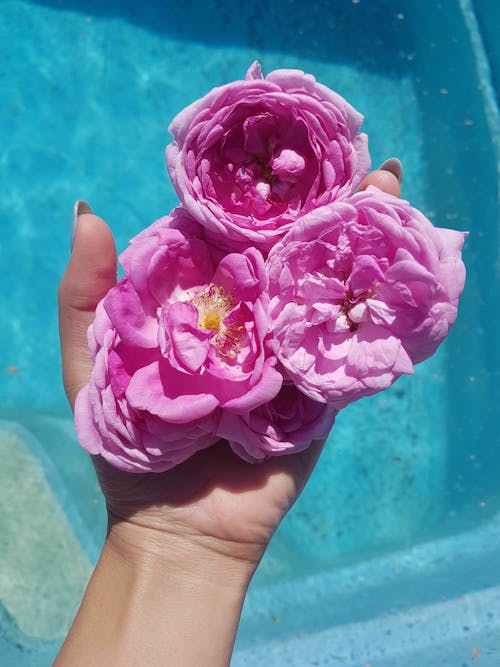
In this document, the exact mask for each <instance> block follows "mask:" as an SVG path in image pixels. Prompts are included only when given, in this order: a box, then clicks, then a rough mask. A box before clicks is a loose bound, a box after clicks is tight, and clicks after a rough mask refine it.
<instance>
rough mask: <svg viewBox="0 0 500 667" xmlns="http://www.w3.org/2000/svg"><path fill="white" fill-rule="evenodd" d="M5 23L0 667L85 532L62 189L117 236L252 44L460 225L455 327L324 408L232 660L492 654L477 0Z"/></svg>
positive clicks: (485, 136) (492, 358)
mask: <svg viewBox="0 0 500 667" xmlns="http://www.w3.org/2000/svg"><path fill="white" fill-rule="evenodd" d="M375 4H376V7H375V6H374V5H375ZM0 15H1V19H2V20H1V21H0V49H1V55H2V60H1V62H2V85H1V86H0V109H2V112H1V120H0V142H1V145H2V148H3V150H2V159H1V161H0V174H1V183H2V185H3V193H2V194H3V196H2V198H1V199H0V218H1V224H2V227H1V229H2V230H3V231H4V234H3V237H2V241H1V242H0V266H1V267H2V269H3V271H2V277H3V285H2V290H1V291H0V304H1V310H2V312H3V313H4V318H3V326H2V328H1V333H0V337H1V346H0V349H1V365H0V372H1V373H2V382H1V383H0V451H1V453H2V454H3V456H2V461H3V464H2V466H1V468H0V480H1V488H2V493H1V494H0V495H1V500H0V503H1V512H0V540H1V547H0V665H1V666H2V667H4V666H5V667H10V666H11V665H15V666H16V667H24V666H26V667H28V666H31V665H36V666H37V667H38V666H40V665H45V664H50V660H51V657H52V656H53V655H54V654H55V652H56V651H57V647H58V645H59V644H60V642H61V639H62V637H63V636H64V633H65V630H66V628H67V625H68V623H69V621H70V620H71V617H72V614H73V613H74V609H75V605H76V604H78V601H79V596H80V595H81V591H82V589H83V587H84V585H85V583H86V579H87V577H88V575H89V572H90V570H91V566H92V562H94V560H95V558H96V556H97V553H98V549H99V544H100V542H101V541H102V537H103V534H104V508H103V505H102V500H101V497H100V495H99V493H98V491H97V489H96V483H95V480H94V476H93V472H92V469H91V467H90V465H89V463H88V461H87V459H86V457H85V455H84V453H83V452H82V451H80V449H79V448H78V447H77V446H76V444H75V436H74V433H73V427H72V423H71V419H70V415H69V413H68V409H67V408H66V405H65V399H64V395H63V391H62V387H61V386H60V381H59V374H60V367H59V360H58V348H57V345H58V343H57V332H56V324H55V322H56V310H55V308H56V306H55V291H56V287H57V283H58V280H59V277H60V275H61V273H62V271H63V269H64V265H65V262H66V261H67V256H68V252H69V247H68V246H69V232H70V219H71V210H72V205H73V202H74V200H75V199H76V198H77V197H83V198H85V199H87V200H88V201H89V202H90V203H91V205H92V206H93V208H94V210H96V212H97V213H98V214H99V215H101V216H102V217H104V218H105V219H107V220H108V221H109V222H110V224H111V226H112V228H113V230H114V232H115V234H116V237H117V244H118V246H119V247H120V248H123V247H124V246H125V245H126V243H127V241H128V239H129V238H130V237H131V236H132V235H133V234H135V233H136V232H137V231H138V230H139V229H141V228H142V227H144V226H145V225H147V224H149V223H150V222H151V221H152V220H154V219H156V218H157V217H159V216H160V215H161V214H164V213H165V212H168V211H169V210H170V209H171V208H172V206H173V205H175V201H176V198H175V195H174V193H173V190H172V188H171V186H170V184H169V182H168V179H167V177H166V173H165V168H164V157H163V147H164V145H165V143H166V142H167V141H168V137H167V134H166V126H167V124H168V122H169V120H170V119H171V118H172V117H173V116H174V115H175V113H176V112H177V111H178V110H179V109H181V108H182V107H183V106H185V105H186V104H187V103H189V102H190V101H192V100H193V99H195V98H196V97H198V96H200V95H201V94H203V93H204V92H206V91H207V90H208V89H209V88H211V87H212V86H214V85H219V84H222V83H225V82H227V81H230V80H234V79H237V78H240V77H241V76H242V75H243V74H244V72H245V71H246V69H247V67H248V64H249V63H250V62H251V61H252V60H253V59H255V58H258V59H260V60H261V61H262V63H263V66H264V69H265V71H269V70H271V69H274V68H277V67H299V68H300V69H304V70H306V71H309V72H312V73H313V74H314V75H315V76H316V77H317V78H318V79H319V80H320V81H322V82H324V83H325V84H327V85H329V86H330V87H332V88H334V89H336V90H338V91H339V92H341V93H342V94H343V95H344V96H345V97H346V98H347V99H348V100H349V101H351V102H352V103H353V104H354V106H355V107H356V108H358V109H359V110H361V111H362V112H363V113H364V114H365V117H366V121H365V126H364V127H365V129H366V131H367V132H368V134H369V137H370V147H371V153H372V157H373V160H374V163H375V165H376V164H378V163H380V162H381V161H382V160H383V159H385V158H387V157H389V156H391V155H397V156H399V157H400V158H401V159H402V161H403V163H404V169H405V174H404V195H405V196H406V197H407V198H409V199H410V200H411V201H412V203H414V204H415V205H417V206H419V207H420V208H422V209H423V210H424V211H426V212H427V213H428V214H429V216H430V217H431V218H432V219H433V220H434V222H435V223H436V224H438V225H440V226H447V225H449V226H451V227H454V228H457V229H468V230H469V231H470V232H471V235H470V236H469V238H468V239H467V243H466V250H465V261H466V265H467V267H468V282H467V286H466V290H465V293H464V296H463V299H462V305H461V309H460V312H459V318H458V320H457V323H456V325H455V327H454V329H453V330H452V332H451V334H450V337H449V339H448V340H447V342H446V343H445V344H444V345H443V347H442V349H440V351H439V352H438V354H437V355H436V356H435V357H434V358H433V359H431V360H429V361H428V362H426V363H425V364H423V365H422V366H421V367H419V368H418V371H417V373H416V375H415V376H414V377H412V378H403V379H401V380H400V381H398V383H397V384H396V385H395V386H394V387H393V388H392V389H391V390H390V391H388V392H386V393H384V394H383V395H381V396H376V397H373V398H371V399H364V400H363V401H361V402H360V403H359V404H356V405H353V406H351V407H349V408H348V409H346V410H345V411H344V413H342V414H341V415H340V417H339V419H338V422H337V424H336V426H335V429H334V431H333V432H332V434H331V436H330V441H329V443H328V446H327V448H326V449H325V452H324V453H323V455H322V460H321V462H320V464H319V466H318V468H317V470H316V471H315V473H314V476H313V478H312V480H311V482H310V484H309V485H308V487H307V489H306V490H305V492H304V494H303V496H302V497H301V499H300V500H299V502H298V503H297V505H296V506H295V508H294V509H293V511H292V512H291V514H290V515H289V516H288V517H287V518H286V520H285V521H284V523H283V525H282V526H281V528H280V529H279V531H278V533H277V534H276V536H275V538H274V540H273V543H272V545H271V547H270V549H269V552H268V554H267V555H266V558H265V559H264V561H263V563H262V565H261V567H260V569H259V571H258V573H257V575H256V577H255V580H254V582H253V584H252V587H251V590H250V593H249V596H248V599H247V603H246V605H245V609H244V614H243V619H242V623H241V628H240V632H239V635H238V639H237V646H236V651H235V655H234V658H233V664H234V665H235V666H237V667H238V666H240V665H260V664H266V665H285V664H286V665H297V666H303V665H313V664H319V665H321V664H325V665H348V666H352V667H358V666H359V667H363V666H364V665H365V664H370V665H372V667H378V666H379V665H380V666H382V665H383V667H391V666H392V665H398V666H401V665H405V667H413V665H415V666H416V665H419V666H420V665H426V667H434V665H445V666H450V667H451V666H455V665H466V664H467V665H472V664H473V661H474V660H475V659H476V658H477V659H479V657H480V658H481V661H480V664H481V665H495V666H497V665H498V664H500V639H499V638H500V558H499V556H500V545H499V544H498V535H499V530H500V514H499V510H500V493H499V490H498V478H499V472H500V447H499V446H498V445H499V444H500V443H499V429H498V421H500V420H499V417H498V414H497V413H498V405H499V404H500V403H499V398H500V396H499V388H498V387H499V382H498V375H499V370H498V369H499V363H498V361H499V359H498V357H499V347H498V342H497V340H496V331H495V328H494V325H495V322H496V320H497V319H498V313H499V312H500V309H499V305H500V304H499V294H500V290H499V274H498V271H499V268H498V267H499V265H500V264H499V254H498V253H499V250H498V249H499V201H498V195H499V169H498V163H499V159H498V158H499V150H500V149H499V145H498V142H499V137H500V134H499V131H498V130H499V127H500V125H499V119H498V106H497V90H498V88H497V87H496V86H495V83H497V82H498V76H499V67H500V54H499V52H498V46H497V40H496V37H495V32H494V26H495V25H498V22H499V20H500V10H499V8H497V6H496V5H495V2H494V0H478V1H477V2H472V1H471V0H457V1H456V2H455V1H451V0H448V1H447V0H443V1H442V2H437V1H436V2H434V1H432V2H431V1H430V2H425V3H422V2H418V1H417V0H401V1H395V2H394V1H391V0H387V1H386V2H383V1H381V2H377V3H369V2H368V1H367V0H359V2H351V1H350V0H349V1H347V0H346V1H345V2H340V1H337V2H333V1H330V2H328V1H326V0H315V1H314V2H312V3H307V4H306V3H302V2H299V1H298V0H296V1H294V0H280V1H279V2H278V1H274V0H269V2H267V3H266V9H265V11H263V10H262V8H260V9H259V6H258V5H257V3H251V2H249V3H243V4H242V6H241V8H239V9H238V11H237V12H235V11H234V8H233V5H232V3H231V2H229V0H224V1H222V2H217V3H216V2H215V0H210V1H208V0H207V1H205V2H201V0H191V2H184V3H180V2H173V1H171V0H168V1H165V2H162V3H159V2H150V3H142V4H141V5H140V6H137V3H134V2H131V1H130V2H125V3H124V2H118V0H114V1H111V2H105V3H99V2H98V1H97V0H93V1H90V0H88V1H83V0H80V1H78V0H59V1H58V0H44V1H42V0H39V1H38V2H28V1H27V0H2V1H1V2H0ZM207 26H210V28H209V29H207ZM479 654H480V656H479Z"/></svg>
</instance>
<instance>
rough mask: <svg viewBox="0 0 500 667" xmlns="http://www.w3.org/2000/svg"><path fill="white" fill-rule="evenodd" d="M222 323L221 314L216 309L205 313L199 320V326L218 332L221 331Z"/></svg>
mask: <svg viewBox="0 0 500 667" xmlns="http://www.w3.org/2000/svg"><path fill="white" fill-rule="evenodd" d="M221 324H222V318H221V315H220V313H218V312H217V311H215V310H209V311H208V312H207V313H205V316H204V317H203V318H200V320H199V326H200V327H201V328H202V329H208V330H210V331H216V332H217V333H220V327H221Z"/></svg>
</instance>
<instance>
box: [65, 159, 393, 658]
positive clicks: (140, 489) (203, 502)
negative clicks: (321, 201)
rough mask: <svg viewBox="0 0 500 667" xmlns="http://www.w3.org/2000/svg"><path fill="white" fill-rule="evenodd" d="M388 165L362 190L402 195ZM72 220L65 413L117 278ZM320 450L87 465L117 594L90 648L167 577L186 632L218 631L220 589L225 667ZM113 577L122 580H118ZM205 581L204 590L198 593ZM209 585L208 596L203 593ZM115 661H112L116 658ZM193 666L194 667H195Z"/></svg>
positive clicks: (96, 240)
mask: <svg viewBox="0 0 500 667" xmlns="http://www.w3.org/2000/svg"><path fill="white" fill-rule="evenodd" d="M386 164H387V163H384V165H383V167H384V166H385V165H386ZM390 166H391V169H388V168H387V167H386V168H385V169H383V170H377V171H375V172H372V173H371V174H369V175H368V176H367V177H366V179H365V180H364V181H363V183H362V184H361V188H360V189H364V188H366V187H367V186H368V185H376V186H377V187H379V188H380V189H382V190H385V191H386V192H390V193H392V194H395V195H399V178H398V177H397V175H395V172H394V163H392V164H391V165H390ZM391 172H392V173H391ZM396 172H397V165H396ZM399 176H400V174H399ZM78 213H79V215H78V216H77V218H78V219H77V225H76V230H75V231H76V234H75V239H74V245H73V251H72V255H71V259H70V261H69V264H68V267H67V269H66V272H65V274H64V277H63V279H62V281H61V285H60V289H59V322H60V338H61V350H62V361H63V379H64V385H65V389H66V393H67V396H68V400H69V402H70V405H71V406H72V407H73V406H74V402H75V399H76V395H77V393H78V391H79V390H80V389H81V388H82V387H83V386H85V385H86V384H87V383H88V380H89V377H90V373H91V368H92V362H91V359H90V354H89V351H88V347H87V339H86V332H87V328H88V326H89V325H90V324H91V322H92V320H93V318H94V313H95V308H96V306H97V304H98V302H99V301H100V300H101V299H102V298H103V297H104V295H105V294H106V293H107V291H108V290H109V289H110V288H111V287H113V286H114V285H115V283H116V279H117V257H116V249H115V245H114V241H113V237H112V234H111V231H110V229H109V228H108V226H107V225H106V224H105V223H104V222H103V221H102V220H101V219H100V218H98V217H97V216H95V215H94V214H93V213H92V212H91V210H90V209H89V208H88V207H86V205H85V204H83V203H80V206H79V209H78ZM323 444H324V443H323V442H319V441H315V442H312V443H311V445H310V447H309V448H308V449H307V450H305V451H303V452H300V453H297V454H294V455H288V456H283V457H273V458H270V459H268V460H266V461H264V462H262V463H258V464H254V465H252V464H249V463H247V462H244V461H242V460H241V459H240V458H239V457H237V456H236V455H235V454H233V452H232V451H231V449H230V448H229V446H228V445H227V443H225V442H224V441H219V442H218V443H216V444H215V445H213V446H212V447H209V448H208V449H205V450H202V451H200V452H198V453H197V454H195V455H194V456H192V457H191V458H190V459H189V460H187V461H185V462H184V463H182V464H180V465H178V466H177V467H176V468H174V469H172V470H169V471H167V472H164V473H133V474H132V473H126V472H123V471H121V470H119V469H117V468H114V467H113V466H111V465H110V464H108V463H107V462H106V461H105V460H104V459H103V458H102V457H100V456H95V457H93V462H94V466H95V469H96V472H97V476H98V479H99V483H100V485H101V488H102V491H103V493H104V496H105V498H106V506H107V510H108V520H109V529H108V537H107V540H106V545H105V550H104V551H103V554H104V557H101V561H100V563H101V572H102V571H103V569H104V570H107V571H108V572H109V571H111V572H113V573H114V574H115V579H114V580H113V586H114V591H110V595H108V596H105V598H106V599H107V600H108V603H107V604H106V605H104V606H105V608H106V609H107V610H108V611H107V613H106V614H105V616H103V617H102V619H101V620H102V623H101V624H99V623H98V622H97V621H95V618H96V612H95V606H94V607H93V609H94V611H92V612H91V615H90V622H91V627H94V626H95V624H96V623H97V626H95V627H94V637H93V639H94V643H96V636H95V633H97V634H98V633H99V631H102V630H103V628H104V625H105V623H106V621H109V618H110V617H112V616H113V609H115V608H117V607H116V605H117V600H116V597H117V591H119V590H120V587H121V586H122V585H123V584H124V582H126V581H128V582H136V581H137V580H138V579H139V581H140V582H141V587H142V588H143V589H147V590H148V591H150V595H149V597H148V596H146V598H145V599H144V598H143V600H144V604H145V607H146V608H148V610H151V608H152V607H154V604H153V599H156V600H157V602H158V604H159V605H161V604H162V601H161V596H160V595H159V593H160V590H161V589H162V584H161V583H160V582H161V581H163V579H162V577H164V573H165V572H168V573H169V574H170V575H171V577H172V578H171V580H170V584H172V582H173V581H175V586H178V585H179V582H184V583H185V584H186V585H185V586H183V587H182V591H181V592H180V593H179V594H180V597H181V598H182V599H183V600H184V601H185V602H186V604H185V605H184V606H185V609H186V612H188V611H189V623H191V622H192V620H193V618H194V617H195V615H196V613H197V614H198V616H199V617H200V618H202V617H203V618H205V620H206V615H205V616H204V615H203V613H204V611H209V612H210V611H211V613H212V616H214V618H213V619H212V621H213V622H214V623H215V624H216V625H217V623H219V624H220V623H224V614H222V612H223V610H224V605H223V604H221V605H220V607H221V614H222V616H221V618H220V619H219V620H217V618H215V617H216V616H217V614H214V611H213V609H211V606H213V605H211V595H213V593H214V591H215V590H217V595H218V600H219V602H220V601H221V600H222V599H223V598H224V595H222V594H221V590H224V591H225V594H227V606H226V609H227V611H228V613H227V615H226V616H225V618H226V619H227V618H229V619H232V620H229V621H228V622H226V623H225V625H226V631H225V632H224V631H223V632H222V633H219V635H220V637H222V643H223V644H224V645H225V646H224V647H222V652H221V651H219V656H220V655H224V656H226V657H223V658H222V662H220V659H219V660H218V659H214V661H213V664H223V661H224V660H225V659H226V658H227V659H228V657H227V656H228V655H230V647H231V646H232V640H231V637H233V638H234V633H235V630H236V627H237V621H238V618H239V610H240V609H241V604H242V601H243V598H244V594H245V591H246V587H247V585H248V583H249V581H250V578H251V576H252V574H253V572H254V570H255V568H256V566H257V564H258V562H259V560H260V559H261V557H262V555H263V553H264V551H265V549H266V546H267V545H268V543H269V540H270V539H271V537H272V535H273V533H274V531H275V530H276V528H277V526H278V525H279V523H280V521H281V520H282V518H283V517H284V515H285V514H286V512H287V511H288V510H289V509H290V507H291V506H292V504H293V503H294V501H295V500H296V498H297V497H298V495H299V493H300V491H301V490H302V488H303V487H304V485H305V483H306V482H307V480H308V479H309V476H310V474H311V472H312V470H313V468H314V466H315V464H316V461H317V459H318V457H319V455H320V453H321V449H322V447H323ZM120 568H121V578H119V577H118V572H119V570H120ZM96 573H97V575H94V580H96V576H97V584H95V585H94V589H96V586H98V584H99V566H98V569H97V570H96ZM101 579H102V577H101ZM111 580H112V577H110V576H109V574H108V575H107V576H106V577H105V578H104V583H102V582H101V584H99V585H100V590H101V592H102V590H103V587H104V589H105V588H106V585H107V582H109V581H111ZM207 582H209V589H208V590H206V591H205V587H206V585H207ZM167 583H168V582H167ZM211 585H214V586H215V588H213V589H212V588H210V586H211ZM193 586H196V588H197V591H199V592H200V595H199V596H198V597H197V598H196V604H195V606H194V610H193V608H190V606H189V601H191V602H192V600H191V598H190V597H189V591H190V589H191V588H192V587H193ZM98 588H99V586H98ZM108 588H109V586H108ZM89 590H90V593H89V592H88V593H87V596H86V598H87V599H89V598H90V599H92V596H93V597H94V598H95V597H96V595H97V597H99V595H100V594H101V593H100V592H99V590H97V593H94V594H92V590H93V589H92V582H91V586H90V587H89ZM153 591H154V593H153ZM169 591H170V592H171V585H170V587H169V586H167V590H165V593H166V594H168V593H169ZM204 592H206V593H207V595H206V596H204V595H203V594H204ZM186 593H187V594H188V596H187V599H186ZM125 595H126V592H125V589H123V591H122V594H120V595H119V596H118V597H119V598H120V599H121V602H122V603H124V599H122V598H123V596H125ZM155 595H156V598H155ZM177 602H179V599H178V600H177ZM89 604H90V603H89ZM118 606H119V605H118ZM164 606H165V605H163V608H162V614H163V616H164V615H165V609H164ZM91 607H92V605H91ZM176 607H177V609H173V610H172V613H174V612H175V613H174V616H175V617H176V618H177V619H178V617H179V612H178V605H176ZM82 609H83V615H82V613H80V614H79V616H78V617H77V623H76V627H77V628H78V623H79V625H80V627H81V626H82V624H83V626H84V628H85V627H86V626H88V622H87V621H86V620H85V619H86V618H89V616H88V615H87V616H86V614H85V604H84V605H83V607H82ZM117 613H118V612H117ZM119 615H120V614H119V613H118V616H119ZM97 616H98V615H97ZM167 616H168V613H167ZM79 618H80V621H79V620H78V619H79ZM82 619H83V620H82ZM186 622H188V620H187V619H186ZM108 630H109V628H108ZM87 632H88V630H85V631H84V633H83V635H82V633H81V632H80V635H81V636H85V635H86V634H87ZM106 634H109V632H108V633H104V634H103V637H102V640H103V641H104V642H105V636H104V635H106ZM71 636H73V640H74V641H73V644H72V642H71V641H70V642H69V643H67V645H66V653H68V651H70V653H69V660H70V661H71V662H70V663H67V664H71V665H74V664H75V665H76V664H77V663H76V662H74V660H75V655H78V654H81V655H82V656H83V655H84V654H85V650H86V649H85V648H84V647H86V643H85V642H83V643H79V637H78V631H77V632H76V635H75V632H73V635H71V634H70V638H71ZM75 636H76V639H75ZM129 636H130V633H129ZM224 637H225V638H226V640H225V641H224ZM75 641H76V642H77V644H76V645H78V647H79V648H78V650H77V651H76V653H71V651H72V649H71V646H72V645H73V646H75ZM97 644H99V642H97ZM215 644H216V642H215V643H214V642H212V648H215V649H216V647H215ZM68 646H69V648H68ZM228 646H229V654H228V653H227V651H228ZM170 648H171V646H170ZM179 650H180V649H179ZM200 650H201V648H200ZM82 651H83V653H82ZM205 651H206V648H205ZM183 655H184V652H183ZM61 656H62V658H61ZM61 656H60V659H62V660H63V661H62V662H58V663H57V664H66V663H65V662H64V659H65V653H64V649H63V652H62V653H61ZM66 657H67V656H66ZM87 657H88V656H87ZM113 659H114V660H116V655H113ZM83 660H84V658H83V657H82V664H85V663H84V662H83ZM193 660H194V659H193ZM99 664H100V663H99ZM103 664H105V663H104V662H103ZM120 664H124V665H125V664H128V663H127V662H123V663H122V662H120ZM130 664H134V663H130ZM141 664H146V663H141ZM147 664H151V665H153V664H154V663H153V662H148V663H147ZM159 664H160V663H159ZM172 664H191V663H190V662H187V661H186V662H185V663H184V662H178V663H172ZM192 664H197V663H195V662H194V661H193V663H192ZM199 664H207V665H208V664H212V663H211V662H210V661H208V660H207V654H206V653H205V654H204V660H203V661H202V662H201V663H199Z"/></svg>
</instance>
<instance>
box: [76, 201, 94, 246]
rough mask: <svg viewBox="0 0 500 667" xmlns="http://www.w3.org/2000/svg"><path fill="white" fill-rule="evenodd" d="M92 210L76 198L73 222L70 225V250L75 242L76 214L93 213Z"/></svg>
mask: <svg viewBox="0 0 500 667" xmlns="http://www.w3.org/2000/svg"><path fill="white" fill-rule="evenodd" d="M93 212H94V211H93V210H92V209H91V207H90V206H89V205H88V204H87V202H86V201H83V199H78V201H77V202H76V203H75V205H74V207H73V223H72V225H71V250H72V251H73V245H74V243H75V236H76V227H77V225H78V216H79V215H82V213H93Z"/></svg>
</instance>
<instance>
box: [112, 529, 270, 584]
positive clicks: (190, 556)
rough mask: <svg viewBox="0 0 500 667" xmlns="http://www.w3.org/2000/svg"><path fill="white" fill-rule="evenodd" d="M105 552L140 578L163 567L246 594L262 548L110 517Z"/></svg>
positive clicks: (189, 581) (188, 580)
mask: <svg viewBox="0 0 500 667" xmlns="http://www.w3.org/2000/svg"><path fill="white" fill-rule="evenodd" d="M103 552H105V553H108V554H110V555H112V557H113V558H114V559H115V560H117V561H118V562H121V563H122V566H123V567H125V568H127V570H128V571H129V572H131V573H132V572H133V573H135V575H136V576H138V577H141V578H142V579H143V580H146V579H147V578H151V579H155V578H156V577H158V576H161V574H163V575H164V574H165V573H166V572H168V573H169V575H170V576H171V577H172V578H174V577H175V579H176V580H177V581H178V582H185V583H186V585H191V586H199V587H200V588H201V589H203V587H205V586H206V585H207V584H209V585H210V586H213V585H217V586H218V587H220V588H222V589H223V590H225V591H226V592H227V593H228V594H229V593H232V594H233V595H234V596H242V597H244V595H245V593H246V590H247V587H248V584H249V582H250V580H251V578H252V576H253V573H254V572H255V569H256V567H257V565H258V563H259V560H260V556H261V552H260V549H253V548H251V547H250V548H249V549H247V548H246V546H245V545H234V544H231V545H228V544H226V543H225V542H223V541H221V540H220V539H218V538H213V537H210V536H207V535H200V534H196V533H192V534H186V532H185V531H178V532H177V531H175V530H170V531H165V530H160V529H158V528H153V527H150V526H145V525H140V524H137V523H134V522H129V521H125V520H114V519H113V518H112V517H110V521H109V529H108V535H107V538H106V542H105V545H104V549H103Z"/></svg>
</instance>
